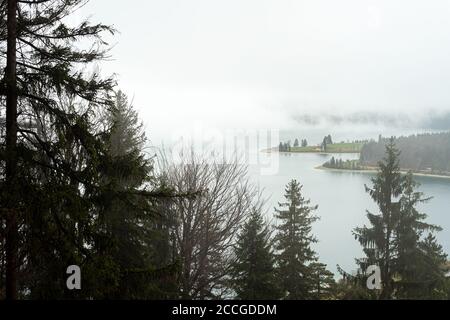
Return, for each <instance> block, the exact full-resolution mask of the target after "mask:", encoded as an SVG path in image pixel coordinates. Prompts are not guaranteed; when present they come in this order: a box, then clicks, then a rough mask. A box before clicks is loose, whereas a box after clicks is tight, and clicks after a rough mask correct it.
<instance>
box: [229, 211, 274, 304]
mask: <svg viewBox="0 0 450 320" xmlns="http://www.w3.org/2000/svg"><path fill="white" fill-rule="evenodd" d="M234 253H235V256H236V261H235V263H234V264H233V267H232V273H231V274H232V287H233V289H234V291H235V292H236V297H237V298H238V299H278V298H279V297H280V291H279V289H278V283H277V279H276V276H275V266H274V263H275V261H274V255H273V249H272V243H271V239H270V231H269V228H268V225H266V224H265V222H264V220H263V217H262V215H261V209H260V208H254V209H253V212H252V214H251V215H250V217H249V219H248V221H247V222H246V223H245V225H244V227H243V228H242V231H241V233H240V235H239V237H238V239H237V243H236V245H235V249H234Z"/></svg>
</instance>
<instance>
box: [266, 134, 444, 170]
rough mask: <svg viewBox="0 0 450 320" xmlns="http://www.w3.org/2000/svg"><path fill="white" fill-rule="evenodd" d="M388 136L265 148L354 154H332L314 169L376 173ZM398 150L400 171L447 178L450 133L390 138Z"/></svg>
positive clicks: (285, 143) (328, 138) (298, 151)
mask: <svg viewBox="0 0 450 320" xmlns="http://www.w3.org/2000/svg"><path fill="white" fill-rule="evenodd" d="M390 139H391V138H384V137H382V136H381V135H380V136H379V137H378V140H374V139H371V140H356V141H352V142H348V141H347V142H344V141H341V142H339V143H334V142H333V139H332V137H331V135H327V136H325V137H324V138H323V140H322V142H321V143H320V144H316V145H311V146H310V145H308V141H307V140H306V139H302V140H301V141H299V140H298V139H295V141H294V144H293V145H292V146H291V142H290V141H287V142H280V144H279V146H278V148H272V149H270V150H266V151H270V152H272V151H278V152H283V153H321V154H339V153H357V154H359V159H353V160H348V159H340V158H338V157H336V156H335V155H333V156H332V157H331V159H330V160H329V161H327V162H325V163H323V164H322V165H320V166H318V167H317V168H316V169H324V170H325V169H327V170H339V171H353V172H369V173H370V172H376V171H377V168H378V162H379V161H381V160H382V157H383V150H384V148H385V146H386V143H387V142H388V141H389V140H390ZM393 139H394V140H395V143H396V145H397V146H398V149H399V160H400V167H401V171H402V172H405V173H406V172H409V171H411V172H412V173H413V174H414V175H418V176H430V177H440V178H450V132H448V131H446V132H437V133H423V134H416V135H410V136H401V137H397V138H393Z"/></svg>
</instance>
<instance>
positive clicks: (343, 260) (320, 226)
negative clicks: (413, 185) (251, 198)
mask: <svg viewBox="0 0 450 320" xmlns="http://www.w3.org/2000/svg"><path fill="white" fill-rule="evenodd" d="M276 155H278V154H276ZM274 156H275V155H274V154H271V155H270V154H266V153H261V154H260V157H261V160H262V161H261V162H263V163H264V160H268V158H269V157H274ZM331 156H332V155H323V154H300V153H297V154H295V153H293V154H279V159H278V170H276V171H275V174H271V175H261V166H260V165H252V166H250V174H251V177H252V179H253V180H254V181H255V182H257V183H258V184H259V186H260V187H261V188H263V189H264V195H265V196H266V197H268V198H269V202H268V205H269V211H268V213H267V214H268V216H269V218H271V217H272V216H273V207H275V206H276V205H277V203H278V202H279V201H283V200H284V197H283V195H284V189H285V186H286V184H287V183H288V182H289V181H290V180H291V179H297V180H298V181H300V183H301V184H302V185H303V186H304V187H303V193H304V196H306V197H307V198H310V199H311V204H318V205H319V208H318V210H317V212H316V213H317V215H318V216H320V220H319V221H318V222H316V223H315V224H314V225H313V232H314V233H315V235H316V236H317V238H318V239H319V243H317V244H316V245H315V249H316V251H317V253H318V254H319V256H320V260H321V262H323V263H326V264H327V265H328V268H329V269H330V270H331V271H333V272H336V265H337V264H339V265H340V266H341V267H343V268H344V269H345V270H346V271H353V270H355V269H356V264H355V260H354V259H355V258H356V257H361V256H362V255H363V253H362V249H361V247H360V245H359V243H358V242H357V241H356V240H355V238H354V237H353V236H352V233H351V230H352V229H353V228H355V227H356V226H362V225H364V224H367V223H368V221H367V218H366V210H370V211H372V212H377V207H376V206H375V205H374V203H373V202H372V200H371V199H370V197H369V195H368V194H367V193H366V192H365V189H364V184H370V178H371V177H373V174H370V173H356V172H337V171H327V170H319V169H315V167H317V166H319V165H321V164H322V163H324V162H325V161H328V160H329V159H330V158H331ZM334 156H335V157H338V158H343V159H356V158H358V156H359V155H357V154H344V155H334ZM266 163H267V162H266ZM416 179H417V181H419V182H420V183H421V187H420V191H422V192H424V193H425V194H426V195H427V196H433V197H434V198H433V200H431V202H429V203H427V204H424V205H422V206H421V209H422V211H424V212H426V213H427V214H428V222H430V223H434V224H438V225H440V226H441V227H443V229H444V230H443V231H442V232H440V233H439V234H438V239H439V241H440V243H441V245H442V246H443V247H444V250H445V251H446V252H447V253H450V179H440V178H429V177H416Z"/></svg>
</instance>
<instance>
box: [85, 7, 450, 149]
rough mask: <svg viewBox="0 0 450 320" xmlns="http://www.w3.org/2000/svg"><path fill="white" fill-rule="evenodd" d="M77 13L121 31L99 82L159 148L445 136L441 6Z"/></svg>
mask: <svg viewBox="0 0 450 320" xmlns="http://www.w3.org/2000/svg"><path fill="white" fill-rule="evenodd" d="M135 4H136V5H135ZM80 13H81V14H82V15H85V14H88V15H91V16H92V20H93V21H102V22H103V23H105V24H113V25H114V26H115V27H116V28H117V29H118V30H119V31H120V34H119V35H118V36H117V37H115V38H114V40H113V42H112V43H111V44H112V45H113V48H112V51H111V54H112V56H113V57H114V59H113V60H111V61H108V62H107V63H105V64H102V71H103V72H104V73H117V74H118V75H119V76H120V86H121V88H122V89H123V90H124V91H125V92H126V93H127V94H129V95H130V96H132V97H134V100H133V101H134V105H135V106H136V108H137V109H138V110H139V111H140V113H141V116H142V118H143V119H144V121H145V124H146V127H147V130H148V135H149V137H150V138H151V139H152V141H153V142H154V143H156V144H158V143H160V142H161V141H166V140H167V139H170V138H173V128H191V127H192V126H197V127H199V126H200V127H202V128H216V129H221V130H228V129H234V128H250V129H267V128H271V129H279V130H281V131H282V132H283V131H289V132H296V130H300V131H301V130H302V128H305V127H316V126H318V127H319V128H323V129H324V130H327V131H330V130H333V128H340V129H341V130H342V129H343V125H344V127H345V128H344V129H348V130H344V131H345V132H347V131H349V130H350V127H352V126H353V127H352V128H353V129H351V130H350V131H354V130H359V129H358V128H359V126H367V125H372V126H373V127H374V129H376V130H375V131H377V130H378V131H383V130H387V131H389V132H386V133H388V134H389V133H390V131H395V130H392V129H393V128H395V129H396V130H397V131H399V130H400V129H403V128H404V129H405V130H410V131H413V129H415V128H417V129H420V130H426V129H443V128H445V127H447V128H448V121H447V122H445V121H444V122H442V121H441V122H440V123H439V125H437V126H438V127H439V128H436V121H437V120H436V119H438V118H439V117H441V115H445V111H447V110H450V107H449V106H450V90H448V88H449V87H450V62H449V59H448V57H449V56H450V41H449V40H450V20H449V19H448V16H449V13H450V3H449V1H447V0H434V1H432V2H424V1H418V0H396V1H392V0H377V1H374V0H371V1H369V0H343V1H334V0H328V1H327V0H314V1H312V0H310V1H294V0H290V1H288V0H277V1H268V0H247V1H242V0H239V1H236V0H229V1H211V0H191V1H181V0H178V1H174V0H166V1H154V0H147V1H137V0H128V1H127V2H126V4H124V3H123V2H120V1H108V0H96V1H91V2H90V3H89V4H88V5H87V6H85V7H84V8H82V10H80ZM371 114H372V115H373V114H377V116H376V117H373V116H371ZM358 115H359V116H358ZM367 115H368V116H367ZM305 119H316V120H317V121H318V122H319V123H320V125H319V124H317V123H311V122H310V123H308V121H305ZM333 119H334V120H333ZM361 119H366V120H365V121H366V123H362V122H361V121H360V120H361ZM447 119H448V118H447ZM372 120H374V122H373V123H370V122H371V121H372ZM367 122H369V123H367ZM369 131H370V130H369ZM375 131H374V134H375ZM349 135H350V134H349ZM342 136H343V138H345V136H346V134H342Z"/></svg>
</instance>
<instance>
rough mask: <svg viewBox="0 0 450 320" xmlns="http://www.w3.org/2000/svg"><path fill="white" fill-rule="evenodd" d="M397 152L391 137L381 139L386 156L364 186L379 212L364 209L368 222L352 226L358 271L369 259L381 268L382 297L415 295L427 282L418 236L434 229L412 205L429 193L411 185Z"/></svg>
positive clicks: (410, 178) (440, 264)
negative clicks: (358, 252)
mask: <svg viewBox="0 0 450 320" xmlns="http://www.w3.org/2000/svg"><path fill="white" fill-rule="evenodd" d="M399 155H400V152H399V151H398V149H397V148H396V146H395V142H394V139H393V138H392V139H391V140H390V142H389V143H388V144H387V145H386V156H385V158H384V159H383V161H381V162H380V163H379V172H378V174H377V176H376V178H374V179H372V183H373V186H372V187H371V188H369V187H367V186H366V190H367V192H368V193H369V195H370V196H371V197H372V199H373V200H374V201H375V202H376V203H377V205H378V207H379V210H380V213H379V214H373V213H370V212H368V213H367V217H368V219H369V221H370V223H371V226H370V227H366V226H364V227H362V228H356V229H355V230H354V235H355V237H356V239H357V240H358V241H359V242H360V243H361V245H362V246H363V248H364V252H365V254H366V257H365V258H363V259H359V260H357V261H358V264H359V266H360V267H361V270H362V272H363V273H364V271H365V270H366V268H367V267H368V266H369V265H378V266H379V267H380V269H381V280H382V290H381V292H380V295H379V298H381V299H391V298H410V297H415V298H417V297H420V295H421V293H420V291H421V290H423V289H424V288H425V287H426V283H427V282H428V280H427V277H426V276H425V273H424V272H423V271H424V269H423V268H422V263H421V261H423V259H426V260H428V261H430V259H429V258H424V257H426V255H427V254H426V253H425V251H424V250H423V249H421V247H422V246H423V243H422V242H421V236H422V234H423V232H424V231H437V230H439V227H437V226H434V225H431V224H428V223H425V222H424V220H425V219H426V215H425V214H423V213H420V212H419V211H418V210H417V205H418V204H420V203H423V202H426V201H428V200H429V198H424V197H423V194H422V193H421V192H417V191H416V188H417V183H415V182H414V180H413V178H412V174H411V173H409V174H408V175H407V176H406V177H405V176H402V174H401V173H400V168H399ZM439 268H442V261H440V262H439V264H438V265H436V266H434V269H435V270H437V269H439Z"/></svg>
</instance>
